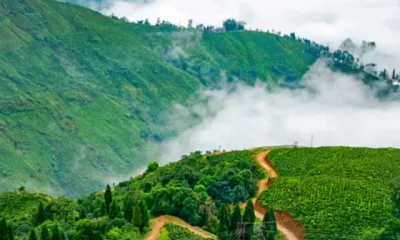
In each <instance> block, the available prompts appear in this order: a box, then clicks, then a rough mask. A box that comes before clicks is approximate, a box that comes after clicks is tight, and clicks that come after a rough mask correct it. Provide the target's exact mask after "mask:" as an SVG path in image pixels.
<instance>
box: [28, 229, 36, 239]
mask: <svg viewBox="0 0 400 240" xmlns="http://www.w3.org/2000/svg"><path fill="white" fill-rule="evenodd" d="M28 240H37V237H36V231H35V229H34V228H32V229H31V231H29V238H28Z"/></svg>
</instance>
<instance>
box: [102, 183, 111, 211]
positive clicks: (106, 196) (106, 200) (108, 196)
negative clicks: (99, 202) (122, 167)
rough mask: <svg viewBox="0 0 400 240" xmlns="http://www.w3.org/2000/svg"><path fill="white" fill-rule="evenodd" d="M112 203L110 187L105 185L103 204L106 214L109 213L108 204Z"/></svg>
mask: <svg viewBox="0 0 400 240" xmlns="http://www.w3.org/2000/svg"><path fill="white" fill-rule="evenodd" d="M111 202H112V192H111V188H110V185H109V184H107V186H106V192H105V193H104V203H105V205H106V214H108V213H109V212H110V204H111Z"/></svg>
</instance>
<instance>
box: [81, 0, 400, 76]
mask: <svg viewBox="0 0 400 240" xmlns="http://www.w3.org/2000/svg"><path fill="white" fill-rule="evenodd" d="M81 2H86V3H87V5H89V6H90V7H91V8H92V9H95V10H98V11H100V12H102V13H104V14H106V15H111V14H114V15H116V16H118V17H127V18H128V19H129V20H131V21H136V20H144V19H146V18H148V19H149V20H150V22H152V23H155V22H156V19H157V18H160V19H161V20H167V21H170V22H172V23H174V24H177V25H181V26H187V21H188V20H189V19H193V21H194V24H199V23H202V24H206V25H214V26H221V25H222V21H223V20H225V19H227V18H235V19H237V20H243V21H245V22H246V23H247V28H248V29H253V30H254V29H262V30H264V31H267V30H270V31H271V30H272V29H275V30H277V31H282V33H290V32H295V33H296V34H297V35H298V36H301V37H306V38H308V39H311V40H312V41H315V42H317V43H321V44H324V45H327V46H329V47H331V49H337V48H338V47H339V46H340V44H341V43H342V41H343V40H345V39H346V38H351V39H352V40H353V41H354V42H355V43H357V44H358V45H359V44H361V41H363V40H366V41H375V42H376V43H377V49H376V52H375V53H371V54H369V55H367V56H364V57H362V60H363V62H364V64H367V63H370V62H374V63H377V64H378V67H380V69H383V68H388V69H390V70H391V69H393V68H396V67H397V68H400V48H398V46H399V44H400V25H398V24H397V23H398V22H400V14H399V12H400V1H398V0H338V1H331V0H320V1H315V0H301V1H292V0H280V1H273V0H266V1H261V0H234V1H232V0H218V1H212V0H192V1H183V0H112V1H111V0H103V1H98V0H92V1H88V0H86V1H84V0H81Z"/></svg>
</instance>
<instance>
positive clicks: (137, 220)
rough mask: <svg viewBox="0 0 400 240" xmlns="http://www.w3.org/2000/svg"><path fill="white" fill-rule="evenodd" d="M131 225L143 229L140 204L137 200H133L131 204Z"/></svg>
mask: <svg viewBox="0 0 400 240" xmlns="http://www.w3.org/2000/svg"><path fill="white" fill-rule="evenodd" d="M133 225H134V226H135V227H137V228H140V229H141V230H143V226H144V223H143V217H142V213H141V211H140V205H139V203H138V202H135V203H134V204H133Z"/></svg>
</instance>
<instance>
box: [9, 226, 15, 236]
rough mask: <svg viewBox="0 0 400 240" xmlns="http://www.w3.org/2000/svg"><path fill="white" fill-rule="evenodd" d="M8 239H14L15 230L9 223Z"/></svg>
mask: <svg viewBox="0 0 400 240" xmlns="http://www.w3.org/2000/svg"><path fill="white" fill-rule="evenodd" d="M8 240H14V230H13V228H12V226H11V225H8Z"/></svg>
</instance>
